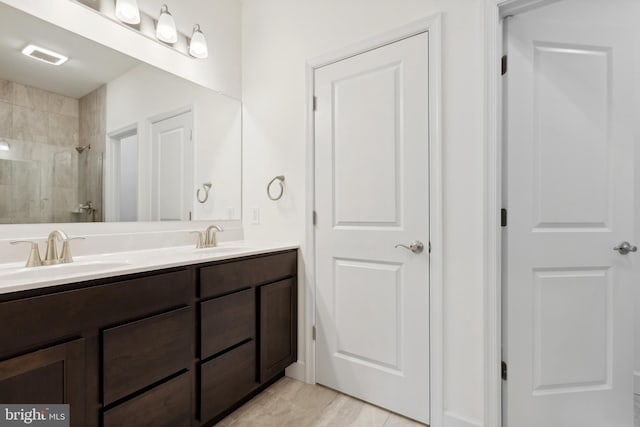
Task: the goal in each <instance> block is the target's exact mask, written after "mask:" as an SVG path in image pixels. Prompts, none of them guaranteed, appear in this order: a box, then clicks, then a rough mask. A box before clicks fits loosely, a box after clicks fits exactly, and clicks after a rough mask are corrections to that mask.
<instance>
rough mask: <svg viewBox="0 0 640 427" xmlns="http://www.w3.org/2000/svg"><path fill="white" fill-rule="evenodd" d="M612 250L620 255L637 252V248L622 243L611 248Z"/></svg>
mask: <svg viewBox="0 0 640 427" xmlns="http://www.w3.org/2000/svg"><path fill="white" fill-rule="evenodd" d="M613 250H614V251H618V252H619V253H620V255H626V254H628V253H629V252H637V251H638V247H637V246H632V245H631V243H629V242H622V243H620V244H619V245H618V246H616V247H615V248H613Z"/></svg>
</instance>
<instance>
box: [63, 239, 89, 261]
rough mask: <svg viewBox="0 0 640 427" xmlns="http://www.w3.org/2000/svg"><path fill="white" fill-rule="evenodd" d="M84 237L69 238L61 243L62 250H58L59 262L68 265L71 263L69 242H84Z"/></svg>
mask: <svg viewBox="0 0 640 427" xmlns="http://www.w3.org/2000/svg"><path fill="white" fill-rule="evenodd" d="M84 239H85V238H84V237H69V238H68V239H66V240H63V241H62V249H61V250H60V262H62V263H69V262H73V257H72V256H71V246H70V244H69V241H71V240H84Z"/></svg>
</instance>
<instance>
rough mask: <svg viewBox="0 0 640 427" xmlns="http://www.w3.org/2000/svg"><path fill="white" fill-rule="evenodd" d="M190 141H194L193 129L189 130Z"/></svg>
mask: <svg viewBox="0 0 640 427" xmlns="http://www.w3.org/2000/svg"><path fill="white" fill-rule="evenodd" d="M189 141H193V130H191V132H189Z"/></svg>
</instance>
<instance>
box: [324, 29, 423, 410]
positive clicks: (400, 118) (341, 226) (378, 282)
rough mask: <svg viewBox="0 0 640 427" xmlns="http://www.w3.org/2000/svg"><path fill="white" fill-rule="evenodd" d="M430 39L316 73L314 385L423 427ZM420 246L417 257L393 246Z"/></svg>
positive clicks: (382, 50) (401, 44)
mask: <svg viewBox="0 0 640 427" xmlns="http://www.w3.org/2000/svg"><path fill="white" fill-rule="evenodd" d="M427 49H428V36H427V34H426V33H423V34H420V35H416V36H413V37H410V38H407V39H405V40H402V41H399V42H396V43H393V44H389V45H386V46H384V47H381V48H378V49H375V50H371V51H369V52H366V53H363V54H360V55H357V56H354V57H351V58H349V59H345V60H342V61H339V62H336V63H334V64H331V65H328V66H325V67H322V68H320V69H318V70H316V73H315V94H316V96H317V110H316V116H315V119H316V121H315V126H316V127H315V159H316V165H315V173H316V179H315V182H316V200H315V206H316V211H317V213H318V215H317V228H316V245H317V248H316V250H317V260H316V261H317V276H316V277H317V306H316V327H317V340H316V380H317V382H318V383H320V384H324V385H326V386H328V387H331V388H333V389H336V390H339V391H341V392H343V393H346V394H349V395H352V396H355V397H358V398H360V399H363V400H365V401H368V402H371V403H373V404H376V405H378V406H381V407H384V408H387V409H390V410H392V411H394V412H398V413H400V414H403V415H406V416H408V417H411V418H414V419H417V420H420V421H423V422H428V421H429V249H428V245H429V166H428V165H429V124H428V112H429V111H428V104H429V87H428V61H427V57H428V51H427ZM413 241H420V242H423V244H424V250H423V251H422V252H419V253H414V252H412V251H411V250H408V249H405V248H402V247H398V248H396V245H397V244H405V245H410V244H411V242H413Z"/></svg>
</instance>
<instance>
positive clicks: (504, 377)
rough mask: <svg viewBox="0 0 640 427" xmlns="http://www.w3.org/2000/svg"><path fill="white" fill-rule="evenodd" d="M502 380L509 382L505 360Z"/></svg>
mask: <svg viewBox="0 0 640 427" xmlns="http://www.w3.org/2000/svg"><path fill="white" fill-rule="evenodd" d="M502 380H503V381H506V380H507V364H506V362H505V361H504V360H503V361H502Z"/></svg>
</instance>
